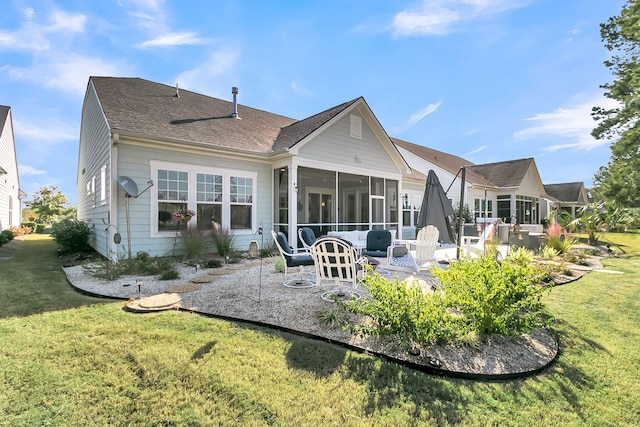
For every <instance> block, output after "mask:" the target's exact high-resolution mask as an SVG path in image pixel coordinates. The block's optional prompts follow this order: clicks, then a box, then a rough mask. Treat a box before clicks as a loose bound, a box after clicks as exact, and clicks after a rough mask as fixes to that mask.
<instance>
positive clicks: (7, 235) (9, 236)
mask: <svg viewBox="0 0 640 427" xmlns="http://www.w3.org/2000/svg"><path fill="white" fill-rule="evenodd" d="M0 236H2V237H0V238H1V239H2V240H5V241H6V242H7V243H8V242H10V241H12V240H13V238H14V237H15V235H14V234H13V231H11V230H2V231H0Z"/></svg>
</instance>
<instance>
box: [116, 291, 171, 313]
mask: <svg viewBox="0 0 640 427" xmlns="http://www.w3.org/2000/svg"><path fill="white" fill-rule="evenodd" d="M181 302H182V297H181V296H180V295H179V294H176V293H169V294H168V293H164V294H158V295H153V296H150V297H145V298H140V299H136V300H131V301H129V302H127V304H126V306H127V308H128V309H129V310H131V311H161V310H169V309H172V308H178V307H180V303H181Z"/></svg>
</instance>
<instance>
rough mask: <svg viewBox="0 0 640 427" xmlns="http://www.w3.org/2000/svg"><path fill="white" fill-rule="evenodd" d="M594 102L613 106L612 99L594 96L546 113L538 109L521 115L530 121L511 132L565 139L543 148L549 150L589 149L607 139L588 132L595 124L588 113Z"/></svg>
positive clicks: (517, 135) (524, 136) (520, 137)
mask: <svg viewBox="0 0 640 427" xmlns="http://www.w3.org/2000/svg"><path fill="white" fill-rule="evenodd" d="M596 105H597V106H601V107H604V108H614V107H615V106H616V103H615V101H613V100H611V99H608V98H594V99H591V100H589V101H586V102H583V103H580V104H577V105H574V106H570V107H560V108H557V109H555V110H554V111H552V112H550V113H539V114H536V115H535V116H533V117H529V118H527V119H525V120H527V121H529V122H533V123H534V125H532V126H529V127H527V128H524V129H522V130H519V131H517V132H515V133H514V134H513V136H514V137H515V138H516V139H518V140H521V141H523V140H530V139H542V140H544V138H545V137H551V138H561V139H564V140H566V141H567V142H566V143H562V144H554V145H549V146H546V147H544V148H543V149H544V150H545V151H549V152H555V151H558V150H562V149H567V148H574V149H577V150H592V149H594V148H596V147H599V146H601V145H605V144H608V143H609V141H607V140H598V139H595V138H594V137H592V136H591V131H592V130H593V128H594V127H595V126H596V122H595V121H594V120H593V118H592V117H591V110H592V108H593V107H594V106H596ZM540 145H542V144H540Z"/></svg>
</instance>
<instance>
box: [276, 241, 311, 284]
mask: <svg viewBox="0 0 640 427" xmlns="http://www.w3.org/2000/svg"><path fill="white" fill-rule="evenodd" d="M271 236H272V237H273V241H274V242H275V244H276V246H277V247H278V252H280V256H281V257H282V261H283V262H284V275H285V277H289V278H288V279H286V280H285V281H284V282H282V284H283V285H284V286H286V287H287V288H310V287H312V286H315V284H316V280H315V277H313V274H305V271H304V267H305V266H308V265H313V258H312V257H311V255H309V254H308V253H307V252H294V251H293V248H292V247H291V246H290V245H289V240H287V236H285V234H284V233H283V232H282V231H278V232H276V231H275V230H271ZM292 267H300V269H299V271H298V274H296V275H295V276H294V277H290V275H289V268H292Z"/></svg>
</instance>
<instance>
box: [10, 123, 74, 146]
mask: <svg viewBox="0 0 640 427" xmlns="http://www.w3.org/2000/svg"><path fill="white" fill-rule="evenodd" d="M13 122H14V131H15V133H16V136H17V137H18V138H20V139H25V140H30V141H36V142H38V143H40V144H48V145H53V144H57V143H60V142H63V141H69V140H77V139H78V138H79V135H78V129H77V126H72V125H70V124H68V123H64V122H61V121H60V120H57V119H51V118H49V119H48V120H46V121H39V122H38V123H37V124H36V123H34V122H32V121H30V120H22V119H16V118H14V120H13ZM43 124H44V125H45V126H46V127H44V126H42V125H43Z"/></svg>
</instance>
